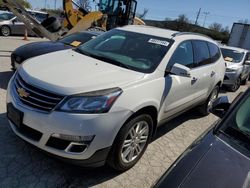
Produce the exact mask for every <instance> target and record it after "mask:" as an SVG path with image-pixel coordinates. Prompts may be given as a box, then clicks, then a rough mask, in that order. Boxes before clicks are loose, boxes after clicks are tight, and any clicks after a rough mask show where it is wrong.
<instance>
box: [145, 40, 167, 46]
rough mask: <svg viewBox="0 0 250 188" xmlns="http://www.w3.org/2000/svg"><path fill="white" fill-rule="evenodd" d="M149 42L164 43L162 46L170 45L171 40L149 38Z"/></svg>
mask: <svg viewBox="0 0 250 188" xmlns="http://www.w3.org/2000/svg"><path fill="white" fill-rule="evenodd" d="M148 42H150V43H153V44H159V45H162V46H168V45H169V42H168V41H165V40H158V39H149V41H148Z"/></svg>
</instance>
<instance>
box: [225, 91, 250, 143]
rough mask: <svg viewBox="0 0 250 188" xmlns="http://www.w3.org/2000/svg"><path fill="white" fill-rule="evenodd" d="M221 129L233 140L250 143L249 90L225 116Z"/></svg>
mask: <svg viewBox="0 0 250 188" xmlns="http://www.w3.org/2000/svg"><path fill="white" fill-rule="evenodd" d="M221 129H222V131H223V132H224V133H226V134H227V135H229V136H230V137H231V138H233V139H234V140H239V141H241V142H243V143H245V144H248V145H249V144H250V90H249V91H248V93H247V94H246V95H245V97H243V100H241V102H240V103H239V105H237V106H236V108H235V109H234V110H233V112H232V113H231V114H230V116H229V118H227V120H226V121H225V123H224V127H222V128H221ZM249 146H250V145H249ZM249 148H250V147H249Z"/></svg>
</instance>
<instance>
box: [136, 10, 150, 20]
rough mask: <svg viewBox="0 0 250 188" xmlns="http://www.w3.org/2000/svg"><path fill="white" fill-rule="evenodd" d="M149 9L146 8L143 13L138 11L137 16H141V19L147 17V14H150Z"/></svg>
mask: <svg viewBox="0 0 250 188" xmlns="http://www.w3.org/2000/svg"><path fill="white" fill-rule="evenodd" d="M148 11H149V10H148V9H146V8H144V10H143V12H142V13H138V14H137V17H138V18H140V19H145V17H146V16H147V14H148Z"/></svg>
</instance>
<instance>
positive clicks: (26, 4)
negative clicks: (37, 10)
mask: <svg viewBox="0 0 250 188" xmlns="http://www.w3.org/2000/svg"><path fill="white" fill-rule="evenodd" d="M16 1H17V2H18V3H20V4H21V5H23V6H24V7H25V8H31V4H30V3H29V2H28V1H27V0H16ZM3 6H4V5H3V0H0V7H3Z"/></svg>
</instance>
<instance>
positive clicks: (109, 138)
mask: <svg viewBox="0 0 250 188" xmlns="http://www.w3.org/2000/svg"><path fill="white" fill-rule="evenodd" d="M12 80H13V78H12V79H11V81H10V82H9V86H8V89H7V104H10V103H11V104H12V105H13V106H14V107H15V108H16V109H18V110H20V111H21V112H23V114H24V116H23V121H22V125H23V127H24V129H23V127H22V131H21V129H19V128H17V127H16V126H15V125H14V124H13V122H11V121H10V125H11V128H12V130H13V131H14V133H15V134H16V135H18V136H19V137H21V138H22V139H23V140H25V141H27V142H29V143H31V144H32V145H34V146H36V147H38V148H40V149H42V150H43V151H45V152H47V153H49V154H52V155H56V156H57V157H60V158H62V159H66V160H70V161H84V160H85V161H86V160H87V161H89V160H90V161H91V163H94V162H100V161H101V160H105V158H106V156H107V151H108V149H106V148H110V147H111V146H112V144H113V141H114V139H115V137H116V135H117V133H118V131H119V130H120V128H121V126H122V125H123V124H124V123H125V121H126V120H127V118H128V117H129V116H130V115H131V114H132V112H131V111H129V110H121V111H118V112H109V113H104V114H73V113H65V112H58V111H52V112H51V113H42V112H39V111H36V110H34V109H30V107H26V106H25V105H23V104H22V103H21V102H20V100H19V99H18V97H15V94H16V93H15V92H14V91H13V89H12V88H13V84H12ZM39 134H40V136H38V137H37V138H35V139H34V135H39ZM53 134H63V135H70V136H86V137H89V136H94V138H93V140H91V141H89V142H88V143H84V144H85V145H86V148H85V149H84V150H83V151H82V152H72V151H70V150H69V149H68V146H69V145H72V144H75V142H73V141H72V142H71V141H68V142H66V143H65V142H63V143H61V141H60V140H55V138H53V137H51V136H52V135H53ZM51 140H52V141H51ZM51 142H54V143H52V144H51ZM58 144H59V147H57V145H58ZM62 145H64V146H65V147H61V146H62ZM103 150H105V151H106V152H101V153H102V157H96V155H97V154H96V153H99V152H100V151H103ZM104 153H105V154H104ZM98 156H99V154H98ZM93 159H94V160H97V161H94V160H93ZM100 159H101V160H100ZM86 163H88V162H86Z"/></svg>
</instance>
